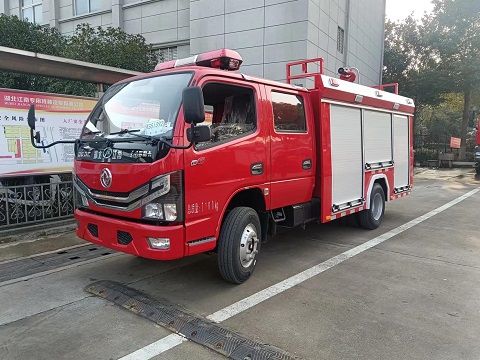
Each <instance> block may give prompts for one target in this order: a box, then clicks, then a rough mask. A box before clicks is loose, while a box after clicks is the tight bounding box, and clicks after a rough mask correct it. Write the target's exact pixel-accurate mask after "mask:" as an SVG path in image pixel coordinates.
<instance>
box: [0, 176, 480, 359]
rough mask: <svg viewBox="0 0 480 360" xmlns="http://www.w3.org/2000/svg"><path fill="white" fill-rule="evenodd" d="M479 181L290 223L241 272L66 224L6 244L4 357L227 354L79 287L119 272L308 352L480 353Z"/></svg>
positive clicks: (1, 295) (450, 180)
mask: <svg viewBox="0 0 480 360" xmlns="http://www.w3.org/2000/svg"><path fill="white" fill-rule="evenodd" d="M479 186H480V179H475V178H474V175H473V174H472V173H466V172H465V171H460V172H459V171H458V170H457V171H456V172H452V171H448V170H445V171H441V172H439V171H425V172H423V173H421V174H418V175H417V178H416V183H415V191H414V192H413V194H412V195H411V196H409V197H406V198H402V199H399V200H396V201H394V202H392V203H389V204H388V205H387V212H386V215H385V219H384V223H383V225H382V226H381V227H380V228H379V229H377V230H374V231H365V230H362V229H359V228H355V227H351V226H348V225H347V224H344V223H342V222H334V223H330V224H327V225H316V224H311V225H309V226H307V228H306V229H305V230H299V229H296V230H293V231H287V232H284V233H282V234H280V235H278V237H276V238H275V239H274V240H272V241H271V242H269V243H267V244H265V245H264V246H263V249H262V254H261V258H260V259H259V263H258V266H257V269H256V271H255V274H254V275H253V277H252V278H251V279H250V280H248V281H247V282H246V283H245V284H242V285H240V286H234V285H230V284H227V283H225V282H224V281H223V280H222V279H221V278H220V277H219V275H218V273H217V269H216V258H215V256H213V255H200V256H196V257H192V258H187V259H182V260H180V261H172V262H163V263H161V262H154V261H150V260H145V259H140V258H135V257H132V256H128V255H124V254H118V253H113V254H106V252H103V251H102V249H97V250H91V251H92V252H95V251H98V254H99V255H98V256H93V255H91V254H90V255H88V256H87V255H86V254H87V252H88V251H87V250H88V248H87V247H86V246H84V243H83V242H80V241H78V240H77V239H75V238H74V236H73V235H72V234H64V235H61V236H58V235H57V236H56V237H55V238H45V239H40V240H38V241H32V242H28V243H21V244H17V245H12V244H10V245H7V246H4V247H0V275H1V273H2V271H3V273H4V274H5V272H7V273H8V270H5V269H8V268H9V267H10V266H11V268H10V269H13V270H11V271H10V273H8V274H7V275H8V277H5V278H4V279H8V280H3V281H2V280H0V303H1V304H2V311H1V312H0V359H53V358H59V359H60V358H61V359H118V358H122V357H126V358H127V359H147V358H155V359H222V358H225V357H224V356H223V355H220V354H218V353H217V352H214V351H212V350H210V349H208V348H206V347H203V346H201V345H198V344H196V343H193V342H191V341H185V339H183V338H182V337H180V336H178V335H172V332H171V331H168V330H166V329H164V328H162V327H160V326H158V325H156V324H155V323H153V322H151V321H149V320H147V319H144V318H142V317H139V316H138V315H136V314H135V313H133V312H132V311H128V310H125V309H122V308H120V307H119V306H117V305H114V304H113V303H111V302H108V301H106V300H104V299H102V298H99V297H95V296H93V295H92V294H90V293H87V292H86V291H85V290H84V288H85V287H86V286H87V285H89V284H91V283H93V282H95V281H98V280H112V281H117V282H120V283H121V284H125V285H127V286H129V287H130V288H133V289H137V290H140V291H143V292H144V293H145V294H147V295H148V296H150V297H151V298H153V299H167V300H168V301H170V302H173V303H175V304H178V305H179V306H181V307H183V308H185V309H188V310H189V311H191V312H193V313H195V314H197V315H198V316H200V317H209V318H210V319H213V320H217V321H219V322H220V326H222V327H224V328H226V329H230V330H233V331H236V332H240V333H242V334H243V335H245V336H246V337H248V338H250V339H252V340H255V341H257V342H259V343H267V344H271V345H274V346H276V347H278V348H281V349H283V350H285V351H288V352H289V353H290V354H293V355H295V356H298V357H300V358H304V359H363V358H364V359H472V360H473V359H475V360H478V359H479V358H480V342H479V341H478V334H479V333H480V287H479V286H478V283H479V281H480V235H479V233H480V221H479V220H478V219H479V215H478V214H479V209H478V207H479V206H478V204H480V191H479V192H477V191H478V188H479ZM445 205H446V206H445ZM432 211H433V212H432ZM56 245H57V246H56ZM79 245H80V246H79ZM65 246H67V247H69V248H70V249H67V250H64V251H58V250H56V249H55V248H56V247H65ZM87 246H90V245H87ZM71 247H73V248H71ZM42 248H43V249H47V250H48V251H54V250H55V251H54V252H53V254H56V253H58V252H61V253H62V254H58V255H54V256H53V255H42V256H39V255H38V253H39V252H41V250H40V249H42ZM76 254H80V255H79V256H77V255H76ZM101 254H105V255H103V256H102V255H101ZM27 257H28V258H27ZM25 258H27V259H26V260H25ZM70 258H73V259H70ZM45 259H48V261H47V260H45ZM5 261H8V263H6V262H5ZM25 261H29V263H32V264H38V263H41V264H42V266H39V267H38V271H37V270H35V271H32V270H31V269H30V272H28V269H25V267H22V266H20V265H21V264H25ZM2 262H3V264H2ZM22 262H23V263H22ZM35 266H37V265H35ZM2 268H3V270H2ZM25 271H27V273H26V272H25ZM279 284H280V285H279ZM265 289H267V290H265ZM245 299H246V300H245ZM232 304H234V305H232ZM152 344H153V345H152Z"/></svg>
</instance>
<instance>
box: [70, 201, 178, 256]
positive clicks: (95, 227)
mask: <svg viewBox="0 0 480 360" xmlns="http://www.w3.org/2000/svg"><path fill="white" fill-rule="evenodd" d="M75 219H76V220H77V222H78V227H77V229H76V233H77V236H78V237H80V238H81V239H84V240H87V241H90V242H92V243H94V244H98V245H101V246H105V247H107V248H110V249H113V250H117V251H121V252H124V253H128V254H132V255H136V256H140V257H144V258H148V259H154V260H173V259H178V258H181V257H183V256H185V253H184V249H185V245H184V244H185V228H184V226H183V225H175V226H156V225H146V224H140V223H136V222H130V221H125V220H118V219H113V218H110V217H105V216H99V215H95V214H91V213H88V212H85V211H82V210H78V209H77V210H76V211H75ZM147 237H151V238H169V239H170V249H169V250H159V249H152V248H151V247H150V245H149V243H148V241H147Z"/></svg>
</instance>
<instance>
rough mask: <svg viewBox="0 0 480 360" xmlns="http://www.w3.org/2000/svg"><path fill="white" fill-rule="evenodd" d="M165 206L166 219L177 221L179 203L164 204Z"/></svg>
mask: <svg viewBox="0 0 480 360" xmlns="http://www.w3.org/2000/svg"><path fill="white" fill-rule="evenodd" d="M163 207H164V208H165V220H167V221H175V220H176V219H177V205H176V204H164V205H163Z"/></svg>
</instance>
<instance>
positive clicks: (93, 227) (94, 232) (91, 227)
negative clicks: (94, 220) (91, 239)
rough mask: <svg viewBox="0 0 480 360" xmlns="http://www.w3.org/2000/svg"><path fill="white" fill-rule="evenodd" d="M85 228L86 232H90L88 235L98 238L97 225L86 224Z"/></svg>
mask: <svg viewBox="0 0 480 360" xmlns="http://www.w3.org/2000/svg"><path fill="white" fill-rule="evenodd" d="M87 228H88V231H90V234H92V236H95V237H96V238H98V226H97V225H95V224H88V226H87Z"/></svg>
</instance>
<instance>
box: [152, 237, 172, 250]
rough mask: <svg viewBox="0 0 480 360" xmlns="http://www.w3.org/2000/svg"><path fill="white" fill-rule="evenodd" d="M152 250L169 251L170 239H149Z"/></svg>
mask: <svg viewBox="0 0 480 360" xmlns="http://www.w3.org/2000/svg"><path fill="white" fill-rule="evenodd" d="M147 240H148V243H149V244H150V247H151V248H152V249H160V250H168V249H170V239H166V238H150V237H149V238H147Z"/></svg>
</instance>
